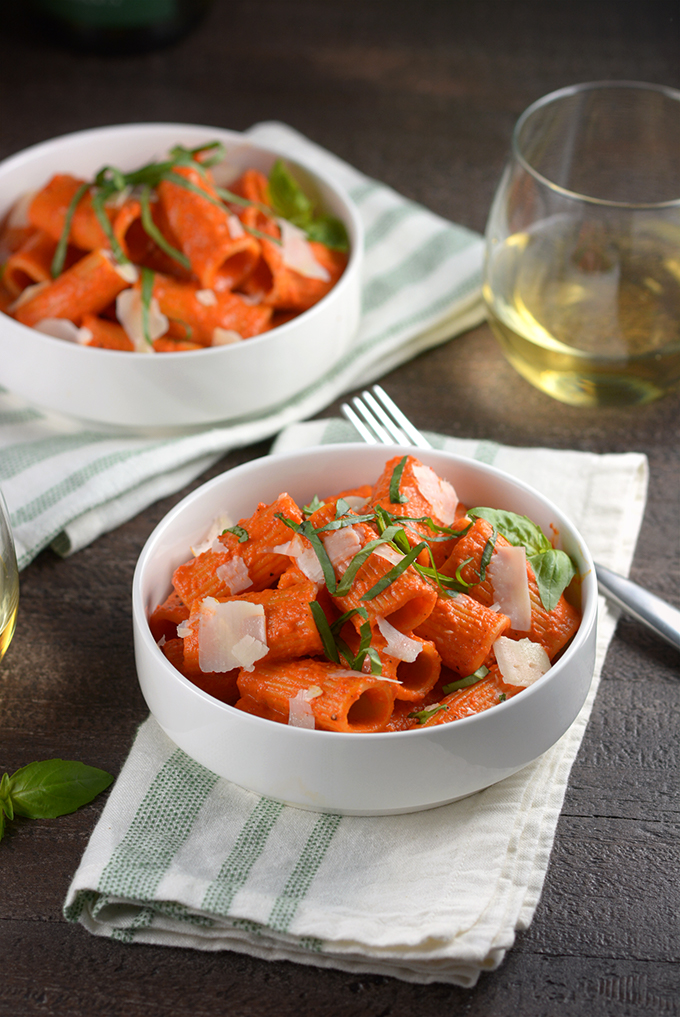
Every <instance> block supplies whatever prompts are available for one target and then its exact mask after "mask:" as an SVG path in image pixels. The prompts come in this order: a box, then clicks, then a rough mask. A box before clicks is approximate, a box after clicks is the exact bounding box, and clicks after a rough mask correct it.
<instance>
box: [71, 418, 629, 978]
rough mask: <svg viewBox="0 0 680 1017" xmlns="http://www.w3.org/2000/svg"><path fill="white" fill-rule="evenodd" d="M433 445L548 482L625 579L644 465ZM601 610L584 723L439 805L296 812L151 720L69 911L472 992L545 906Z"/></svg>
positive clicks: (129, 929)
mask: <svg viewBox="0 0 680 1017" xmlns="http://www.w3.org/2000/svg"><path fill="white" fill-rule="evenodd" d="M429 437H430V439H431V440H432V442H433V444H434V445H435V446H436V447H439V448H446V449H449V450H451V451H453V452H456V453H458V454H461V455H465V456H469V457H472V458H475V459H480V460H482V461H484V462H493V463H494V465H496V466H498V467H500V468H502V469H504V470H506V471H507V472H509V473H512V474H514V475H515V476H517V477H518V478H519V479H522V480H525V481H527V482H528V483H531V484H533V485H535V486H536V487H538V488H540V489H541V490H542V491H543V492H544V493H545V494H547V495H548V496H549V497H551V498H552V499H553V500H554V501H555V502H557V503H559V505H560V506H561V507H562V508H563V509H564V510H565V511H566V512H568V513H569V515H570V516H571V517H572V518H573V520H574V522H575V523H576V525H577V526H578V528H579V529H580V531H581V533H582V534H583V536H584V537H585V539H586V540H587V542H588V543H589V545H590V547H591V549H592V551H593V552H594V554H595V557H596V558H597V559H598V560H599V561H602V562H603V563H604V564H606V565H609V566H610V567H611V568H614V569H616V570H618V571H620V572H623V573H627V572H628V570H629V567H630V563H631V560H632V556H633V550H634V547H635V543H636V540H637V534H638V531H639V527H640V523H641V520H642V514H643V511H644V505H645V498H646V489H647V464H646V459H645V457H644V456H642V455H639V454H633V453H631V454H626V455H602V456H598V455H594V454H589V453H584V452H570V451H554V450H549V449H519V448H507V447H502V446H499V445H496V444H493V443H491V442H475V441H462V440H456V439H453V438H444V437H442V436H437V435H430V436H429ZM346 440H356V432H354V430H353V429H352V428H351V426H350V425H349V424H346V423H345V422H344V421H318V422H316V421H315V422H311V423H306V424H305V423H303V424H297V425H295V426H293V427H291V428H288V429H287V430H286V431H285V432H284V433H283V434H282V435H281V436H280V437H279V438H278V439H277V441H276V443H275V446H274V449H273V451H275V452H280V451H284V450H287V449H291V448H297V447H300V446H303V445H308V444H317V443H329V442H336V441H346ZM600 607H601V615H600V624H599V632H598V648H597V663H596V671H595V678H594V681H593V686H592V689H591V692H590V695H589V697H588V701H587V702H586V704H585V705H584V707H583V710H582V711H581V713H580V715H579V717H578V718H577V720H576V721H575V723H574V724H573V725H572V727H571V728H570V730H569V731H568V732H567V733H566V734H565V735H564V736H563V738H562V739H560V741H559V742H558V743H557V744H556V745H555V746H553V748H552V749H550V750H549V751H548V752H546V753H545V754H544V755H543V756H542V757H541V758H540V759H539V760H537V761H536V762H534V763H532V764H531V765H530V766H527V767H526V768H525V769H524V770H522V771H521V772H520V773H517V774H515V775H513V776H512V777H509V778H507V779H506V780H504V781H502V782H501V783H500V784H497V785H495V786H494V787H491V788H488V789H486V790H485V791H482V792H480V793H478V794H476V795H473V796H471V797H469V798H467V799H464V800H462V801H459V802H454V803H453V804H451V805H446V806H443V807H441V808H438V809H432V810H430V811H426V812H418V813H412V814H410V815H404V816H380V817H374V818H365V817H349V816H345V817H340V816H336V815H325V814H318V813H314V812H307V811H303V810H300V809H296V808H291V807H289V806H284V805H281V804H279V803H278V802H274V801H271V800H269V799H266V798H262V797H260V796H258V795H256V794H253V793H251V792H249V791H244V790H243V789H241V788H239V787H237V786H235V785H234V784H231V783H229V782H228V781H226V780H223V779H221V778H218V777H216V776H215V774H213V773H211V772H210V771H208V770H206V769H205V768H204V767H202V766H200V765H199V764H197V763H195V762H193V761H192V760H191V759H190V758H188V757H187V756H186V755H185V754H184V753H183V752H182V751H181V750H180V749H178V748H177V747H176V746H175V745H173V744H172V742H170V741H169V739H168V738H167V737H166V736H165V734H164V733H163V732H162V731H161V730H160V728H159V727H158V725H157V724H156V723H155V721H154V720H153V719H149V720H147V721H146V722H145V723H144V724H143V725H142V727H141V728H140V730H139V733H138V735H137V738H136V741H135V743H134V746H133V748H132V751H131V753H130V756H129V758H128V760H127V761H126V763H125V765H124V767H123V770H122V772H121V774H120V776H119V778H118V780H117V782H116V784H115V785H114V787H113V790H112V792H111V794H110V797H109V799H108V802H107V804H106V806H105V808H104V811H103V813H102V816H101V818H100V820H99V823H98V824H97V826H96V828H95V830H94V833H93V834H92V838H91V840H90V843H89V845H88V847H87V849H86V851H85V854H84V856H83V859H82V861H81V864H80V867H79V869H78V871H77V873H76V875H75V877H74V879H73V882H72V885H71V887H70V889H69V892H68V896H67V900H66V902H65V905H64V914H65V916H66V918H67V919H68V920H70V921H74V922H75V921H79V922H81V923H82V924H83V925H84V926H85V927H86V928H87V929H88V930H89V931H90V932H92V933H94V934H96V935H100V936H107V937H110V938H113V939H118V940H121V941H122V942H126V943H133V942H138V943H155V944H163V945H167V946H178V947H191V948H195V949H200V950H233V951H237V952H240V953H247V954H251V955H253V956H255V957H260V958H264V959H267V960H291V961H295V962H297V963H300V964H312V965H317V966H319V967H327V968H337V969H340V970H343V971H350V972H358V973H376V974H384V975H392V976H394V977H396V978H401V979H404V980H406V981H411V982H421V983H428V982H449V983H453V984H456V985H461V986H472V985H474V984H475V982H476V981H477V979H478V977H479V975H480V973H481V972H482V971H490V970H492V969H494V968H496V967H497V966H498V965H499V964H500V963H501V961H502V959H503V957H504V955H505V953H506V951H507V950H508V949H509V948H510V947H511V946H512V944H513V942H514V939H515V935H516V933H517V931H518V930H522V929H526V928H527V927H528V926H529V924H530V922H531V919H532V917H533V914H534V911H535V909H536V905H537V903H538V900H539V897H540V894H541V889H542V885H543V880H544V877H545V872H546V869H547V866H548V860H549V857H550V851H551V848H552V843H553V838H554V832H555V827H556V824H557V820H558V818H559V814H560V810H561V807H562V802H563V798H564V793H565V790H566V786H567V781H568V777H569V771H570V768H571V765H572V763H573V760H574V758H575V756H576V752H577V750H578V747H579V745H580V743H581V739H582V737H583V733H584V730H585V727H586V724H587V721H588V717H589V715H590V711H591V708H592V704H593V700H594V697H595V694H596V690H597V684H598V681H599V676H600V670H601V667H602V662H603V660H604V656H605V653H606V650H607V646H608V644H609V642H610V640H611V637H612V635H613V632H614V626H615V623H616V615H615V613H614V612H613V611H612V610H611V609H610V608H609V607H608V606H607V605H606V604H605V603H604V602H602V603H601V605H600Z"/></svg>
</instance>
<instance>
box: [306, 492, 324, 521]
mask: <svg viewBox="0 0 680 1017" xmlns="http://www.w3.org/2000/svg"><path fill="white" fill-rule="evenodd" d="M325 504H326V502H325V501H319V499H318V497H317V495H314V497H313V498H312V500H311V501H310V503H309V505H303V506H302V511H303V512H304V514H305V515H306V516H312V515H314V513H315V512H316V511H317V510H318V509H320V508H323V507H324V505H325Z"/></svg>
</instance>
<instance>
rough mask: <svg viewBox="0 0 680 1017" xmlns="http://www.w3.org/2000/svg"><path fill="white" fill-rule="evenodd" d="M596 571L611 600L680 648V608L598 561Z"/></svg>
mask: <svg viewBox="0 0 680 1017" xmlns="http://www.w3.org/2000/svg"><path fill="white" fill-rule="evenodd" d="M595 572H596V573H597V581H598V585H599V587H600V590H601V592H602V593H604V595H605V597H607V599H608V600H611V601H612V603H614V604H616V606H617V607H620V608H621V609H622V610H623V611H625V612H626V614H629V615H631V616H632V617H633V618H635V619H636V620H637V621H639V622H642V624H643V625H646V626H647V628H650V629H651V630H652V632H655V633H656V634H657V636H660V637H661V638H662V639H665V640H666V642H667V643H670V644H671V646H674V647H675V648H676V650H680V611H678V610H677V609H676V608H674V607H673V606H672V605H671V604H668V603H667V602H666V601H665V600H662V599H661V597H657V596H655V594H653V593H650V592H649V590H644V589H643V588H642V587H641V586H638V585H637V583H634V582H632V581H631V580H630V579H626V578H624V576H620V575H618V574H617V573H616V572H611V571H610V570H609V569H607V568H605V567H604V565H598V564H597V563H596V565H595Z"/></svg>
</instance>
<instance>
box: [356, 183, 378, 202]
mask: <svg viewBox="0 0 680 1017" xmlns="http://www.w3.org/2000/svg"><path fill="white" fill-rule="evenodd" d="M380 190H382V188H381V185H380V184H378V183H376V181H375V180H366V182H365V183H362V184H358V185H357V186H356V187H353V188H352V189H351V190H350V192H349V193H350V197H351V198H352V201H354V202H355V204H357V205H363V204H364V202H365V201H366V199H367V198H370V197H371V195H372V194H375V193H376V191H380Z"/></svg>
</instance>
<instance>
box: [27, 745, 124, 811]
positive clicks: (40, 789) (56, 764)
mask: <svg viewBox="0 0 680 1017" xmlns="http://www.w3.org/2000/svg"><path fill="white" fill-rule="evenodd" d="M112 781H113V777H112V776H111V774H110V773H106V771H105V770H99V769H97V767H95V766H87V765H86V764H85V763H80V762H77V761H74V760H68V759H44V760H42V761H40V762H35V763H29V764H28V765H27V766H22V767H21V769H20V770H17V771H16V773H13V774H12V776H11V777H10V778H9V782H8V791H9V795H10V798H11V801H12V804H13V806H14V812H15V813H16V815H18V816H27V817H28V818H29V819H53V818H54V817H55V816H65V815H66V814H67V813H69V812H75V810H76V809H79V808H80V807H81V805H87V803H88V802H91V801H92V799H93V798H95V797H96V796H97V795H98V794H99V793H100V792H101V791H104V790H105V789H106V788H107V787H108V786H109V784H111V783H112Z"/></svg>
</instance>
